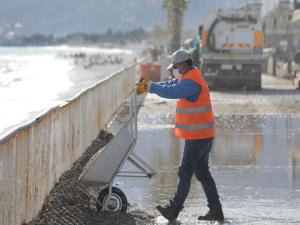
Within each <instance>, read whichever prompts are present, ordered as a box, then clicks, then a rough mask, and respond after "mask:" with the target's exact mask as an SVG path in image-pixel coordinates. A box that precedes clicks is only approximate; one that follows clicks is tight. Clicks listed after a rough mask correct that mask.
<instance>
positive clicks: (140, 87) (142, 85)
mask: <svg viewBox="0 0 300 225" xmlns="http://www.w3.org/2000/svg"><path fill="white" fill-rule="evenodd" d="M148 85H149V84H148V81H145V80H144V81H141V82H138V83H135V86H136V87H137V91H136V94H137V95H141V94H143V93H145V92H147V91H148Z"/></svg>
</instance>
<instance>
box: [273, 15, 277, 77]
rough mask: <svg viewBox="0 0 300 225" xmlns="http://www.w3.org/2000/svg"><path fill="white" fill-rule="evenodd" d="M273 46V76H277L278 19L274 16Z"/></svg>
mask: <svg viewBox="0 0 300 225" xmlns="http://www.w3.org/2000/svg"><path fill="white" fill-rule="evenodd" d="M272 47H273V51H274V52H273V70H272V71H273V74H272V75H273V76H276V64H277V53H278V52H277V51H278V50H277V47H278V46H277V19H276V17H275V16H274V17H273V27H272Z"/></svg>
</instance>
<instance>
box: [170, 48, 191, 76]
mask: <svg viewBox="0 0 300 225" xmlns="http://www.w3.org/2000/svg"><path fill="white" fill-rule="evenodd" d="M192 66H193V61H192V58H191V56H190V55H189V54H188V53H187V52H186V51H185V50H183V49H179V50H177V51H176V52H174V53H173V54H172V56H171V64H170V65H169V66H168V68H167V70H172V69H178V72H179V74H181V75H183V74H185V73H186V72H187V71H188V70H189V69H190V68H191V67H192Z"/></svg>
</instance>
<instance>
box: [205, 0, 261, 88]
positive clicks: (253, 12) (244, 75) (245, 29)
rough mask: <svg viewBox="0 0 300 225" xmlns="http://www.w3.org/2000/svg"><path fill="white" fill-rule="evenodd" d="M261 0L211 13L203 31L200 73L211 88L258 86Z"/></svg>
mask: <svg viewBox="0 0 300 225" xmlns="http://www.w3.org/2000/svg"><path fill="white" fill-rule="evenodd" d="M261 6H262V5H261V3H260V1H249V2H248V3H247V4H246V5H244V6H240V7H237V8H230V9H225V10H218V11H217V12H214V13H213V14H210V15H209V16H208V17H207V18H206V20H205V23H204V24H203V30H202V72H203V76H204V78H205V79H206V81H207V83H208V84H209V86H210V87H211V88H212V89H252V90H257V89H261V74H262V63H263V44H264V35H263V27H262V23H261V21H260V12H261Z"/></svg>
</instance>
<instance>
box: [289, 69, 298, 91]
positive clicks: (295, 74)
mask: <svg viewBox="0 0 300 225" xmlns="http://www.w3.org/2000/svg"><path fill="white" fill-rule="evenodd" d="M297 73H298V70H294V72H293V74H292V76H291V80H292V87H293V88H294V87H295V79H296V78H297Z"/></svg>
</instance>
